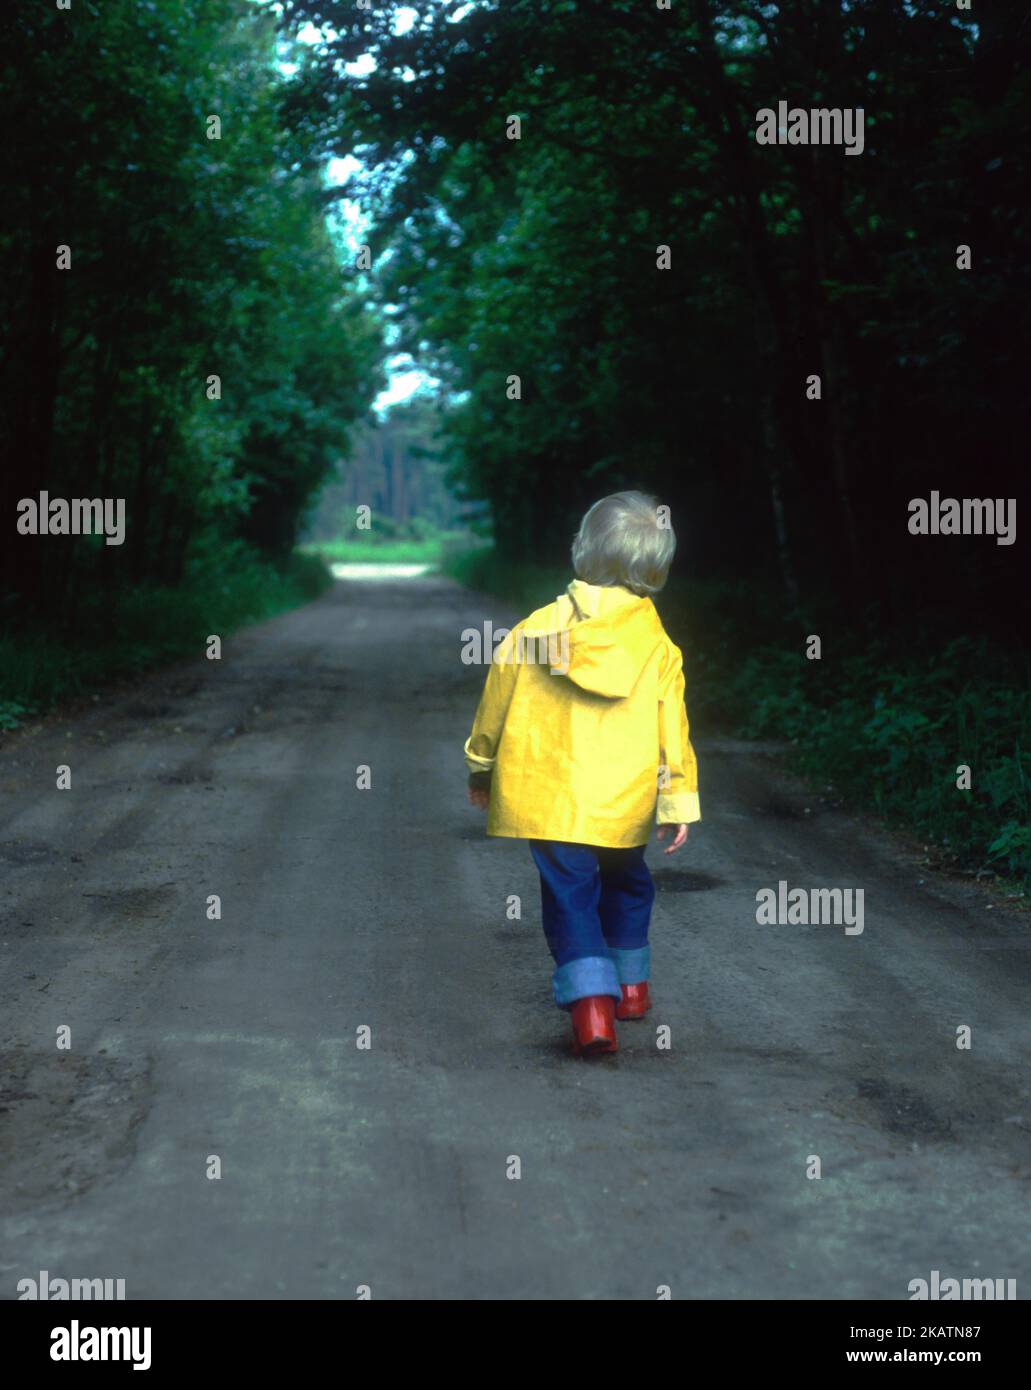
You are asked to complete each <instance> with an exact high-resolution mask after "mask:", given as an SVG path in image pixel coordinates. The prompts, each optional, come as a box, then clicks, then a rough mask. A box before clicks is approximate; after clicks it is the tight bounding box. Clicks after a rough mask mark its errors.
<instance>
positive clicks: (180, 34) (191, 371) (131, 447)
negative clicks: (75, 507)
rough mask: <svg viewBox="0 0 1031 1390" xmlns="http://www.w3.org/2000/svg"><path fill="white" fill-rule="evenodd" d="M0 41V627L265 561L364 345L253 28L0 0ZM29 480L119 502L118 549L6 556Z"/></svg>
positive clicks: (24, 544) (312, 158)
mask: <svg viewBox="0 0 1031 1390" xmlns="http://www.w3.org/2000/svg"><path fill="white" fill-rule="evenodd" d="M0 36H2V39H3V43H2V47H0V67H2V82H0V113H2V123H3V128H4V129H5V130H6V131H8V132H11V131H16V132H17V139H16V140H11V139H7V140H5V141H4V143H3V150H2V154H0V159H2V161H3V186H4V190H5V195H4V197H5V212H6V214H7V216H6V218H5V222H4V226H5V230H4V232H3V233H2V234H0V315H2V321H3V323H4V326H5V339H4V344H3V364H4V372H3V384H2V388H0V419H2V422H3V426H4V432H5V437H6V438H7V440H8V442H9V451H10V452H9V459H10V460H11V461H12V463H13V466H9V467H8V468H7V469H6V470H5V472H4V476H3V480H2V484H0V487H2V491H3V499H2V501H3V515H4V516H5V518H7V520H6V521H5V526H7V528H8V538H7V540H6V541H5V544H4V546H3V548H2V551H0V596H2V597H4V599H5V602H6V606H7V611H8V615H9V616H12V617H21V618H22V619H25V620H27V619H28V618H29V616H31V614H33V613H36V612H40V611H50V612H56V611H60V612H61V613H63V614H65V615H66V616H68V617H69V618H70V620H74V613H75V611H76V600H77V597H78V596H79V595H81V594H84V593H87V592H95V591H96V589H97V588H98V586H99V587H101V588H103V587H105V586H108V585H111V586H122V587H123V588H124V587H125V586H126V585H127V584H133V583H139V582H143V581H150V582H157V583H174V582H175V581H176V580H177V579H178V577H179V576H180V574H181V572H182V568H183V564H184V562H185V560H186V558H187V557H188V555H189V554H190V553H191V551H192V550H194V549H195V548H196V547H197V546H203V545H205V544H209V543H217V542H218V540H219V538H231V537H243V538H244V539H245V540H249V541H251V542H253V543H254V544H256V545H257V546H258V547H259V548H260V549H262V550H263V551H265V552H266V553H268V554H269V555H272V556H277V555H281V554H283V553H284V552H285V551H287V550H288V549H289V548H290V546H291V544H292V541H293V538H294V535H295V532H296V530H297V527H298V525H299V523H300V520H301V517H302V515H303V513H304V510H305V508H306V507H307V505H308V503H309V500H310V499H311V497H312V495H313V493H314V491H315V490H316V489H317V487H318V485H319V483H320V481H321V479H322V477H323V475H324V474H325V472H326V469H327V466H328V464H329V462H330V460H331V458H332V456H333V455H334V454H335V453H337V452H339V450H340V449H341V447H342V446H343V445H344V443H345V441H346V434H347V429H348V426H349V425H350V424H351V422H352V421H354V420H355V419H357V418H358V417H359V416H361V415H362V414H363V413H364V412H365V410H366V409H367V407H368V404H369V402H370V401H371V399H372V397H373V395H374V394H375V391H376V389H377V388H378V385H379V384H380V382H379V367H378V359H379V356H380V353H381V346H380V343H379V340H378V332H377V329H376V326H375V321H374V319H373V318H372V316H371V315H370V314H369V313H368V312H367V310H366V309H365V308H364V307H363V305H362V303H361V301H360V299H359V298H358V296H357V295H356V292H355V290H354V288H353V283H352V281H351V279H350V273H349V272H347V271H345V270H344V269H343V268H342V267H341V266H340V264H339V262H338V259H337V257H336V255H335V253H334V251H333V247H332V245H331V241H330V238H329V235H328V233H327V231H326V227H325V223H324V218H323V200H322V177H321V172H320V171H321V162H320V157H319V153H318V152H317V151H315V150H313V149H312V148H311V147H310V146H309V145H308V144H307V143H306V142H305V140H304V139H303V137H301V136H300V135H298V134H297V133H296V132H294V131H292V130H291V129H290V128H289V127H288V126H287V125H286V123H285V122H284V120H283V119H282V112H281V107H282V101H283V95H284V91H285V90H286V88H287V85H288V84H287V83H286V82H285V81H284V78H283V77H282V75H281V73H280V71H279V69H278V66H277V43H276V35H275V31H274V26H273V22H272V19H271V17H270V16H269V15H268V14H267V13H265V12H263V11H262V10H261V9H260V8H259V7H257V6H255V5H253V4H249V3H245V0H104V3H103V4H101V3H90V2H89V0H77V2H76V3H75V4H74V5H73V6H72V8H71V9H70V10H63V11H62V10H58V9H57V8H56V6H54V5H52V4H51V5H17V6H9V7H5V9H4V12H3V17H2V19H0ZM213 116H215V117H218V118H219V120H220V122H221V138H219V139H212V138H209V136H210V134H211V133H212V132H213V131H214V126H213V124H212V122H211V118H212V117H213ZM60 246H67V247H68V248H69V251H70V256H71V266H70V268H69V269H67V270H59V269H57V259H58V248H59V247H60ZM212 377H217V378H219V382H220V392H221V396H220V399H219V398H217V391H216V390H215V389H214V387H213V386H212V384H211V378H212ZM41 490H46V491H48V492H49V494H50V495H51V496H52V497H64V498H75V497H98V496H99V497H113V498H125V500H126V507H127V514H128V522H127V528H126V542H125V545H124V546H123V547H107V546H104V545H102V544H98V543H96V541H95V539H91V538H81V539H76V540H67V541H64V542H61V543H57V542H54V541H50V542H47V541H45V540H42V539H36V540H32V539H28V538H22V537H18V539H17V542H16V543H12V542H11V537H12V536H13V535H14V516H15V507H16V503H17V500H18V499H19V498H21V497H34V496H36V495H37V494H38V493H39V492H40V491H41Z"/></svg>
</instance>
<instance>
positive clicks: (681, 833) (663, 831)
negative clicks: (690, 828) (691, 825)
mask: <svg viewBox="0 0 1031 1390" xmlns="http://www.w3.org/2000/svg"><path fill="white" fill-rule="evenodd" d="M671 830H676V832H677V833H676V835H674V837H673V843H672V844H670V845H667V847H666V850H665V853H666V854H672V853H673V852H674V851H675V850H678V849H679V848H680V846H681V845H682V844H683V843H684V841H685V840H686V839H687V826H686V825H677V826H673V825H660V826H659V828H658V830H657V831H656V832H655V834H656V838H657V839H659V840H664V839H665V838H666V836H667V835H668V834H669V832H670V831H671Z"/></svg>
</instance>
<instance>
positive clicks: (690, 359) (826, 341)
mask: <svg viewBox="0 0 1031 1390" xmlns="http://www.w3.org/2000/svg"><path fill="white" fill-rule="evenodd" d="M402 8H409V9H414V10H415V11H416V14H417V20H416V22H415V24H414V25H412V26H411V27H410V28H408V29H407V30H405V31H404V32H399V31H400V30H401V29H402V28H403V26H401V25H399V24H398V23H397V20H398V11H399V10H400V9H402ZM284 11H285V13H284V19H283V23H284V25H286V26H287V27H288V28H293V27H295V26H297V25H298V24H300V23H302V22H306V21H311V22H313V23H315V24H322V25H324V26H325V29H324V42H323V44H322V46H321V49H320V50H319V52H318V61H316V62H315V63H314V64H313V65H312V67H311V69H310V71H309V72H308V73H307V74H306V76H305V78H304V80H303V81H302V82H301V83H299V84H297V86H295V88H294V89H293V90H292V93H291V98H290V101H289V103H288V115H289V119H290V120H291V122H292V123H293V124H294V126H295V128H296V129H297V130H298V131H299V132H303V133H304V134H305V136H306V138H309V139H311V140H312V141H313V142H315V143H317V142H319V141H320V140H321V141H322V142H323V143H324V145H325V147H326V148H339V149H341V150H342V149H343V148H344V145H345V144H346V145H347V146H348V147H353V148H355V150H356V151H357V152H359V153H360V154H361V155H362V157H363V159H364V160H365V162H366V164H367V166H368V168H369V170H370V172H369V173H368V175H367V176H366V177H365V178H364V179H363V180H358V181H356V190H357V191H358V192H359V193H360V194H361V195H362V196H364V197H365V198H366V199H367V204H368V207H369V209H370V211H371V212H372V213H373V215H374V217H375V221H376V227H377V233H378V242H377V244H376V247H375V250H376V253H377V258H378V259H377V266H378V284H379V290H380V294H381V298H382V301H383V303H384V304H386V305H391V306H394V308H393V312H394V316H395V319H396V322H397V323H398V325H399V329H400V333H401V337H400V346H401V347H403V348H407V349H408V350H410V351H412V352H413V353H414V354H416V355H417V357H418V358H419V360H420V361H422V362H423V363H424V364H425V365H426V366H427V367H428V368H429V369H431V370H432V371H433V372H434V373H436V374H437V375H438V376H440V377H441V379H442V380H443V381H444V382H445V384H446V386H447V388H448V390H449V391H450V393H451V399H452V402H453V406H452V409H451V410H450V412H449V421H448V426H449V430H450V434H451V439H452V448H453V457H454V461H455V467H456V475H457V477H458V479H459V481H460V483H461V485H462V486H463V487H464V489H465V490H466V491H467V493H468V494H469V495H470V496H472V497H479V498H486V499H488V500H489V502H490V504H491V507H492V510H493V514H494V518H495V528H496V536H497V543H498V546H499V548H500V549H501V551H502V552H503V553H504V554H505V555H507V556H509V557H512V558H522V559H534V560H548V559H550V558H551V557H554V556H557V555H558V554H559V553H560V552H561V551H562V550H563V549H564V547H565V546H566V544H567V543H568V537H569V533H570V529H571V527H572V526H573V525H574V524H575V521H576V518H577V514H578V512H579V509H580V508H581V507H582V506H583V505H584V504H585V503H586V502H588V501H590V500H591V499H592V498H593V497H594V496H596V495H598V494H599V493H601V492H603V491H605V490H607V489H611V488H614V487H617V486H620V485H637V486H641V485H643V486H648V487H652V488H654V489H656V490H658V492H659V493H660V494H661V495H662V496H663V497H664V498H665V499H666V500H668V501H671V502H672V503H673V504H674V505H675V507H676V509H677V517H678V523H679V524H678V529H679V531H680V533H681V536H682V539H683V541H684V546H683V550H684V554H685V558H686V561H687V563H688V564H690V565H692V566H694V567H695V569H696V570H697V571H700V572H703V573H705V572H709V573H714V572H720V571H727V572H733V573H737V574H750V575H759V576H760V577H762V576H772V577H773V578H774V579H775V580H776V581H777V582H783V585H784V592H785V594H786V596H787V603H788V606H789V607H792V608H793V607H794V606H795V605H796V595H800V596H801V598H800V599H799V600H797V601H799V602H801V603H802V604H803V606H804V604H805V602H806V598H807V596H808V595H813V594H825V593H827V592H828V591H829V592H833V593H834V594H835V595H836V596H837V599H838V602H839V604H840V605H841V608H842V611H843V612H846V613H847V614H848V615H849V616H850V617H856V618H858V617H865V618H866V619H867V620H868V621H871V622H879V623H880V624H881V625H882V626H883V625H885V624H896V625H898V626H899V627H901V626H904V625H905V623H906V622H907V621H908V620H909V619H910V618H911V617H912V616H913V615H914V614H920V615H921V617H924V618H927V617H929V616H931V615H932V614H933V613H934V612H935V610H937V614H938V616H939V617H941V618H942V620H943V621H944V622H946V623H947V624H951V626H952V630H956V629H957V627H958V626H960V625H961V624H963V623H966V624H967V625H968V626H969V625H984V624H985V623H986V622H987V623H989V624H990V623H996V624H998V625H999V626H1000V628H1001V629H1002V630H1004V631H1012V627H1011V625H1012V624H1013V621H1014V618H1015V616H1016V615H1015V612H1014V608H1013V589H1014V585H1015V564H1014V553H1015V552H1014V551H1013V550H1012V549H1010V548H1006V547H1001V546H996V545H995V543H994V541H993V540H992V539H991V538H990V537H989V538H985V537H955V538H951V539H949V540H946V539H944V538H943V539H939V540H937V541H933V540H930V539H928V538H915V537H913V536H911V535H910V534H909V532H908V530H907V522H908V511H907V504H908V502H909V500H910V499H912V498H915V497H921V496H922V497H927V496H928V495H929V493H930V491H931V490H932V489H937V490H938V491H940V492H941V494H942V495H943V496H945V495H955V496H960V497H962V496H971V495H975V496H992V497H1000V498H1008V497H1013V496H1015V495H1016V492H1017V483H1018V481H1019V477H1020V469H1021V468H1022V466H1023V465H1022V455H1023V451H1024V448H1025V445H1024V440H1025V439H1026V437H1027V425H1028V414H1027V398H1028V393H1027V390H1026V384H1025V378H1026V369H1025V365H1024V361H1023V353H1024V350H1023V348H1022V347H1021V346H1020V344H1021V343H1022V342H1026V341H1027V339H1028V336H1029V334H1028V304H1029V300H1031V295H1029V290H1031V284H1029V280H1031V274H1029V264H1031V256H1029V246H1028V228H1027V220H1026V218H1025V217H1023V216H1022V215H1021V212H1020V208H1021V204H1022V202H1023V197H1024V192H1023V190H1026V187H1027V185H1028V181H1029V173H1031V171H1029V168H1028V163H1029V154H1028V152H1029V150H1031V142H1029V140H1028V135H1029V125H1031V100H1029V96H1031V90H1029V87H1031V74H1029V72H1028V70H1027V69H1026V67H1022V66H1021V65H1020V61H1019V54H1020V52H1021V47H1022V44H1023V45H1024V46H1026V38H1027V32H1028V31H1027V20H1026V12H1025V10H1024V7H1023V6H1021V5H1020V4H1017V3H1009V0H1002V2H1001V3H996V4H992V5H991V6H988V5H984V6H979V7H977V12H976V14H974V13H967V12H964V11H960V10H957V8H956V6H955V5H954V4H952V3H946V0H912V2H911V0H849V2H848V3H841V4H834V3H828V2H827V0H798V3H793V4H791V5H779V6H778V5H776V4H769V3H760V0H673V3H672V5H671V6H670V7H669V8H668V9H660V8H659V7H658V6H657V5H655V4H654V3H651V0H479V3H475V4H473V5H468V4H458V3H433V2H431V0H424V2H422V3H415V4H414V5H410V6H405V7H402V6H400V5H399V4H381V5H376V6H375V7H374V8H373V9H371V10H362V9H359V8H358V7H356V6H354V5H353V4H350V3H335V2H334V0H288V3H286V4H285V6H284ZM364 52H371V53H372V54H373V55H374V57H375V59H376V67H375V69H374V70H373V71H371V72H368V73H366V74H365V75H358V76H348V75H347V74H346V72H345V70H344V67H343V64H344V63H347V62H353V61H355V60H356V59H357V58H358V57H359V56H360V55H361V54H362V53H364ZM781 99H784V100H786V101H787V102H788V104H789V105H790V106H796V105H797V106H802V107H805V108H809V107H814V106H822V107H838V108H848V107H861V108H863V110H864V112H865V137H866V143H865V150H864V152H863V153H862V155H861V156H847V155H846V154H845V153H844V150H843V149H842V148H841V147H825V146H822V147H821V146H803V145H794V146H788V145H778V146H769V147H767V146H759V145H758V144H757V143H756V141H755V139H754V132H755V118H756V112H757V111H758V110H759V109H760V108H763V107H768V106H774V107H775V106H776V104H777V102H778V100H781ZM511 115H519V116H520V117H521V121H522V132H521V138H520V139H518V140H512V139H508V138H506V126H507V122H508V119H509V117H510V116H511ZM960 244H968V245H970V246H971V248H972V255H973V269H972V270H971V271H962V270H959V269H957V249H956V248H957V247H958V246H959V245H960ZM663 245H665V246H668V247H669V248H670V253H671V261H672V263H671V268H670V269H668V270H660V269H658V268H657V256H658V252H657V248H658V247H660V246H663ZM513 375H518V376H519V377H520V378H521V385H522V397H521V399H519V400H511V399H508V398H507V393H506V383H507V382H508V380H509V378H510V377H511V376H513ZM811 375H818V376H819V377H820V378H821V390H822V396H821V399H820V400H809V399H807V396H806V382H807V378H808V377H810V376H811Z"/></svg>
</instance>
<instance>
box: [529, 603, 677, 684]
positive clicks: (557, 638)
mask: <svg viewBox="0 0 1031 1390" xmlns="http://www.w3.org/2000/svg"><path fill="white" fill-rule="evenodd" d="M525 632H526V635H527V637H528V638H529V637H540V638H542V637H545V636H547V637H548V639H549V642H550V643H551V644H552V650H553V651H557V653H558V660H557V661H556V660H554V658H553V661H552V664H553V666H554V667H555V668H556V669H557V670H558V671H560V672H561V673H562V674H563V675H565V676H566V677H568V679H569V680H571V681H572V682H573V683H574V684H575V685H578V686H579V687H580V689H581V690H586V691H588V692H589V693H591V694H592V695H603V696H606V697H607V698H609V699H623V698H625V697H626V696H627V695H629V694H630V693H631V691H632V690H633V688H634V686H635V685H636V684H637V681H638V678H639V676H640V674H641V672H642V671H643V670H644V668H645V666H646V665H647V664H648V661H649V659H650V658H651V656H652V655H653V653H654V652H655V650H656V648H657V647H658V646H660V645H661V643H662V642H663V641H664V640H665V634H664V632H663V628H662V623H661V622H660V620H659V615H658V613H656V611H655V605H654V604H653V603H652V601H651V599H650V598H641V597H639V596H638V595H637V594H633V593H631V592H630V590H629V589H624V588H620V587H602V586H600V585H597V584H587V583H585V582H584V581H583V580H582V579H574V580H573V581H572V583H571V584H570V585H569V586H568V587H567V589H566V592H565V594H563V595H560V597H559V598H558V600H557V601H556V603H554V604H552V605H550V606H549V607H548V608H546V609H543V610H542V611H540V612H539V613H535V614H534V615H533V616H532V617H531V618H530V619H528V620H527V623H526V627H525Z"/></svg>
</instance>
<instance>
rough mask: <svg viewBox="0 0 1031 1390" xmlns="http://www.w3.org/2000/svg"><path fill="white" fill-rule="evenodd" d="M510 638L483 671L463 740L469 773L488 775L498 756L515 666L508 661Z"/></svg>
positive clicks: (514, 675) (510, 645)
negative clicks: (473, 715)
mask: <svg viewBox="0 0 1031 1390" xmlns="http://www.w3.org/2000/svg"><path fill="white" fill-rule="evenodd" d="M513 636H514V634H509V636H508V637H506V638H505V640H504V641H503V642H501V643H500V644H499V645H498V649H497V651H496V652H495V653H494V659H493V661H492V662H491V664H490V666H489V667H488V668H487V681H486V684H485V685H484V687H483V694H482V695H481V696H480V704H479V707H478V709H477V711H476V718H475V719H474V720H473V731H472V733H471V734H470V735H469V737H468V738H467V739H466V741H465V765H466V767H467V768H468V769H469V771H470V772H490V771H491V770H492V768H493V767H494V761H495V759H496V758H497V755H498V744H499V743H500V742H501V733H502V730H503V729H504V727H505V716H506V715H507V714H508V706H509V703H510V702H511V699H512V691H513V690H514V689H515V680H516V663H515V662H514V661H513V660H512V659H511V650H512V645H513Z"/></svg>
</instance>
